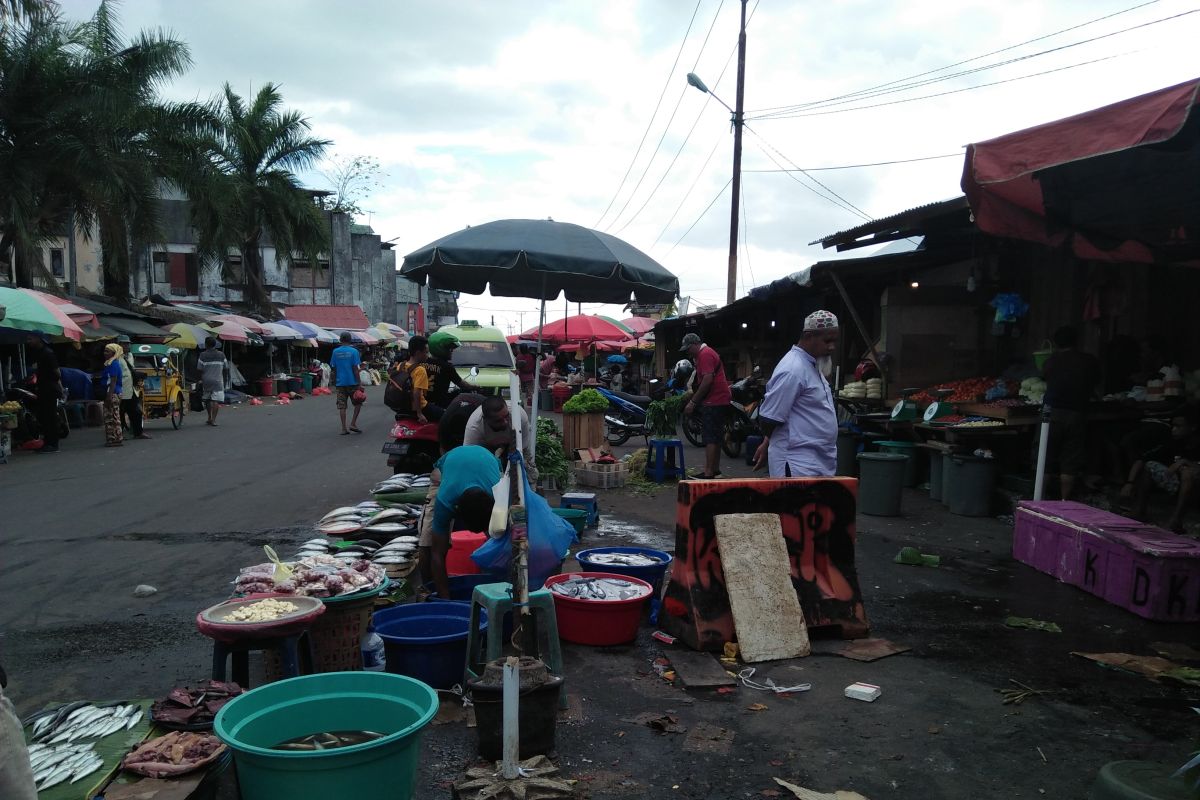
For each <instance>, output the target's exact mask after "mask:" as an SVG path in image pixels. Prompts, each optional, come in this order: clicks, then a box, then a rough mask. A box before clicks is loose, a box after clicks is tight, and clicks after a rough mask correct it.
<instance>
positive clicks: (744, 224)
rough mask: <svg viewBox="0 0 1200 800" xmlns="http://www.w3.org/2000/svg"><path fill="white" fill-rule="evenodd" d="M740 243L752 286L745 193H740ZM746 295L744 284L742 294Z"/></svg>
mask: <svg viewBox="0 0 1200 800" xmlns="http://www.w3.org/2000/svg"><path fill="white" fill-rule="evenodd" d="M741 194H742V243H743V244H744V245H745V246H746V271H747V272H749V273H750V285H751V286H754V284H755V280H754V267H753V266H751V265H750V215H749V214H747V213H746V193H745V192H742V193H741ZM745 293H746V287H745V284H743V285H742V294H745Z"/></svg>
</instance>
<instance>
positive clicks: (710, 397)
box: [679, 333, 733, 479]
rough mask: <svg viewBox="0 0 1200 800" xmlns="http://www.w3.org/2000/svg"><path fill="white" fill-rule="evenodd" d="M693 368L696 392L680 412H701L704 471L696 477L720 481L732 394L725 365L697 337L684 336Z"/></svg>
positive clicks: (692, 335) (684, 348)
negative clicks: (726, 424) (722, 445)
mask: <svg viewBox="0 0 1200 800" xmlns="http://www.w3.org/2000/svg"><path fill="white" fill-rule="evenodd" d="M679 349H680V350H682V351H684V352H686V353H687V354H688V355H689V356H690V357H691V359H692V361H693V362H694V363H695V365H696V391H695V393H694V394H693V395H692V399H691V400H689V401H688V404H687V406H686V407H685V408H684V410H683V413H685V414H693V413H695V412H696V410H697V409H699V410H700V420H701V422H702V423H703V425H704V434H703V440H704V472H702V473H700V474H699V475H697V476H696V477H697V478H701V479H705V478H719V477H720V476H721V440H722V439H723V438H724V437H725V419H726V416H727V415H728V412H729V403H730V402H731V401H732V400H733V395H732V394H730V392H729V381H728V380H727V379H726V378H725V366H724V365H723V364H722V363H721V356H719V355H718V354H717V351H716V350H713V349H712V348H711V347H709V346H708V345H706V344H704V342H702V341H701V340H700V337H699V335H697V334H695V333H689V334H688V335H687V336H684V337H683V347H681V348H679Z"/></svg>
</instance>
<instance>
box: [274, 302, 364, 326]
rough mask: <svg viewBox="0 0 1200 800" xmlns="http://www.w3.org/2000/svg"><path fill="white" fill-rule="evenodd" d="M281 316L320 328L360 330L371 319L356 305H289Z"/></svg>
mask: <svg viewBox="0 0 1200 800" xmlns="http://www.w3.org/2000/svg"><path fill="white" fill-rule="evenodd" d="M283 316H284V317H286V318H287V319H292V320H296V321H297V322H311V323H312V324H313V325H320V326H321V327H322V328H351V329H353V330H362V329H364V328H368V327H370V326H371V321H370V320H369V319H367V315H366V314H364V313H363V310H362V309H361V308H359V307H358V306H291V307H289V308H287V309H285V310H284V312H283Z"/></svg>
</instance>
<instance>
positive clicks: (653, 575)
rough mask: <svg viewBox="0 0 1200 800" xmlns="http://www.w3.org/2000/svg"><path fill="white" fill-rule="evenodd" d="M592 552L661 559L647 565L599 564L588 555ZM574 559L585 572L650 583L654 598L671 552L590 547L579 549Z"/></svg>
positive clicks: (633, 548)
mask: <svg viewBox="0 0 1200 800" xmlns="http://www.w3.org/2000/svg"><path fill="white" fill-rule="evenodd" d="M593 553H636V554H637V555H639V556H648V557H650V558H659V559H662V563H661V564H652V565H650V566H648V567H625V566H622V565H620V564H600V563H598V562H595V561H592V560H591V558H590V556H591V555H592V554H593ZM575 560H576V561H578V562H579V566H580V567H582V568H583V571H585V572H607V573H609V574H610V575H628V576H629V577H631V578H638V579H640V580H643V581H645V582H646V583H648V584H650V586H651V587H653V589H654V594H653V595H652V596H653V597H654V598H657V597H658V596H659V594H661V593H662V579H663V575H666V574H667V567H669V566H671V561H672V559H671V554H670V553H666V552H663V551H662V550H650V549H649V548H646V547H592V548H589V549H587V550H580V551H579V552H578V553H576V554H575Z"/></svg>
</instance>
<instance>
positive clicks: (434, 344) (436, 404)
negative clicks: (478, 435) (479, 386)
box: [425, 331, 473, 420]
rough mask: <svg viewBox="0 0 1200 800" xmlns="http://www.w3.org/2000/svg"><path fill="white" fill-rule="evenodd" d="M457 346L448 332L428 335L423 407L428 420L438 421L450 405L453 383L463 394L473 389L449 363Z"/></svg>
mask: <svg viewBox="0 0 1200 800" xmlns="http://www.w3.org/2000/svg"><path fill="white" fill-rule="evenodd" d="M458 346H459V341H458V337H457V336H455V335H454V334H453V333H450V332H449V331H434V332H433V333H431V334H430V335H429V357H428V358H427V359H425V373H426V374H427V375H428V376H429V392H428V393H427V395H426V399H427V400H428V401H429V402H428V404H427V405H426V406H425V415H426V416H428V417H429V418H430V419H434V420H436V419H440V418H441V415H442V414H443V413H444V412H445V410H446V408H447V407H448V406H449V405H450V400H451V397H450V384H452V383H453V384H454V385H455V386H457V387H458V388H459V390H461V391H464V392H467V391H470V390H471V389H472V388H473V387H472V386H471V384H469V383H467V382H466V381H465V380H463V378H462V376H460V375H459V374H458V370H456V369H455V368H454V364H453V363H451V359H452V357H453V355H454V350H455V348H457V347H458ZM430 406H432V407H433V415H431V414H430V413H429V411H430Z"/></svg>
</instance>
